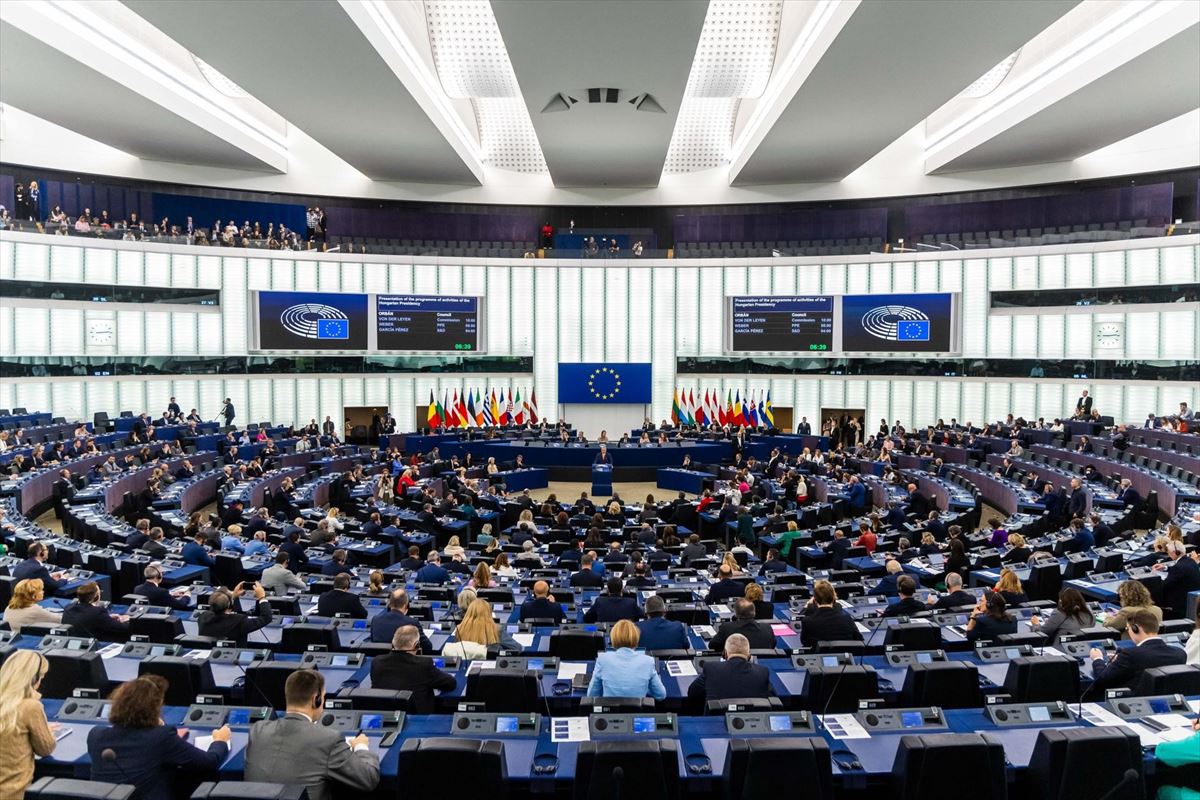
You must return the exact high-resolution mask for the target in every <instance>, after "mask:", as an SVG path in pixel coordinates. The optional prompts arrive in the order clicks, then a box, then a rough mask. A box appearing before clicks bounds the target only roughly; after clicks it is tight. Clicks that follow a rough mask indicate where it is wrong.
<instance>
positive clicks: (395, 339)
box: [375, 294, 479, 352]
mask: <svg viewBox="0 0 1200 800" xmlns="http://www.w3.org/2000/svg"><path fill="white" fill-rule="evenodd" d="M375 329H376V331H377V332H378V339H377V342H376V346H377V347H378V348H379V349H380V350H445V351H459V352H471V351H477V350H479V298H477V297H428V296H423V295H416V294H380V295H376V296H375Z"/></svg>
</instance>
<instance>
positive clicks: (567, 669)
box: [558, 661, 588, 681]
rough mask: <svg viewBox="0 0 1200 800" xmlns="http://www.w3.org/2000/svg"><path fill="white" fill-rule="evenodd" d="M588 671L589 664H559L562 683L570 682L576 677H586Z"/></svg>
mask: <svg viewBox="0 0 1200 800" xmlns="http://www.w3.org/2000/svg"><path fill="white" fill-rule="evenodd" d="M587 671H588V665H587V664H580V663H576V662H573V661H560V662H558V680H560V681H569V680H571V679H572V678H574V677H575V676H576V675H586V674H587Z"/></svg>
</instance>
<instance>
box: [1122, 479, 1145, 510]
mask: <svg viewBox="0 0 1200 800" xmlns="http://www.w3.org/2000/svg"><path fill="white" fill-rule="evenodd" d="M1120 499H1121V505H1123V506H1125V507H1126V508H1130V507H1131V506H1137V505H1139V504H1140V503H1141V502H1142V496H1141V495H1139V494H1138V490H1137V489H1135V488H1133V481H1131V480H1129V478H1123V479H1122V480H1121V498H1120Z"/></svg>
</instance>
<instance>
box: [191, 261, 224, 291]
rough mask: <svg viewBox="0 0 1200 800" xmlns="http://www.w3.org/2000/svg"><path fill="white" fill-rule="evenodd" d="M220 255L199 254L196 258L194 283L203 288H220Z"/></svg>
mask: <svg viewBox="0 0 1200 800" xmlns="http://www.w3.org/2000/svg"><path fill="white" fill-rule="evenodd" d="M221 277H222V276H221V258H220V256H200V257H199V258H198V259H196V284H197V285H198V286H203V287H205V288H212V289H219V288H221Z"/></svg>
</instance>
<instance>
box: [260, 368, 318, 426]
mask: <svg viewBox="0 0 1200 800" xmlns="http://www.w3.org/2000/svg"><path fill="white" fill-rule="evenodd" d="M269 396H270V398H271V414H270V418H271V421H272V422H274V423H275V424H277V425H296V426H299V425H301V424H304V423H307V422H308V420H307V419H305V420H301V419H299V418H298V417H297V416H296V382H295V381H294V380H291V379H290V378H283V379H279V378H276V379H275V380H273V381H271V385H270V387H269Z"/></svg>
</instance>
